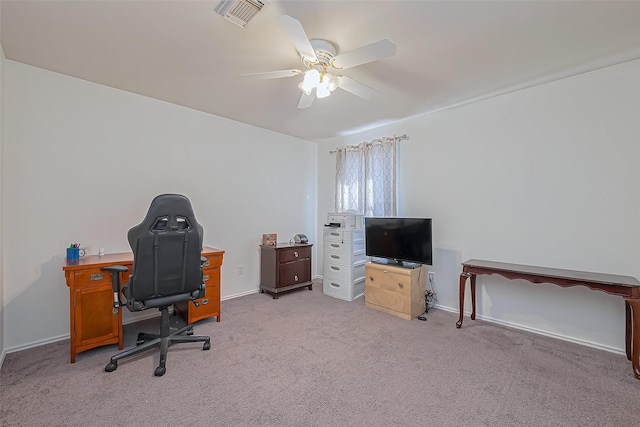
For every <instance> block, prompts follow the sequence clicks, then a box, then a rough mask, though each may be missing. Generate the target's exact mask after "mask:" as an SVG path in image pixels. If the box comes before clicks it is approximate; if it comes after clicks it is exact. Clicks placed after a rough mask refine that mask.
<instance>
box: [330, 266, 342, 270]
mask: <svg viewBox="0 0 640 427" xmlns="http://www.w3.org/2000/svg"><path fill="white" fill-rule="evenodd" d="M331 269H332V270H336V271H338V270H340V267H336V266H335V265H332V266H331Z"/></svg>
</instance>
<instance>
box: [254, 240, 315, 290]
mask: <svg viewBox="0 0 640 427" xmlns="http://www.w3.org/2000/svg"><path fill="white" fill-rule="evenodd" d="M312 246H313V245H312V244H296V245H291V244H279V245H277V246H268V245H260V292H268V293H270V294H272V295H273V299H278V294H280V293H282V292H286V291H291V290H293V289H298V288H304V287H308V288H309V290H311V289H312V284H311V247H312Z"/></svg>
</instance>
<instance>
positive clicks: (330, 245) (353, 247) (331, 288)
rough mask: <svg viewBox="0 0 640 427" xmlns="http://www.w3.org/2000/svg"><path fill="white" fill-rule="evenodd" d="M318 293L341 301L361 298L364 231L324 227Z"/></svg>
mask: <svg viewBox="0 0 640 427" xmlns="http://www.w3.org/2000/svg"><path fill="white" fill-rule="evenodd" d="M323 234H324V236H323V243H324V252H323V255H324V258H323V259H324V266H323V281H322V292H323V293H324V294H325V295H329V296H331V297H334V298H338V299H341V300H345V301H353V300H354V299H356V298H358V297H361V296H363V295H364V289H365V271H364V270H365V268H364V266H365V264H366V263H367V257H366V255H365V253H364V230H363V229H343V228H333V227H325V228H324V232H323Z"/></svg>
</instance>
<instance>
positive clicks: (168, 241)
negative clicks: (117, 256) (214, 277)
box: [127, 194, 204, 301]
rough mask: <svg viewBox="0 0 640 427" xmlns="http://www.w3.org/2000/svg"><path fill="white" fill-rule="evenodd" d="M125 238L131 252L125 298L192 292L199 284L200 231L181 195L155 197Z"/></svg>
mask: <svg viewBox="0 0 640 427" xmlns="http://www.w3.org/2000/svg"><path fill="white" fill-rule="evenodd" d="M127 237H128V239H129V245H131V250H132V251H133V270H132V275H131V277H130V279H129V295H128V297H129V298H131V299H133V300H135V301H146V300H153V299H158V298H163V297H169V296H174V295H180V294H185V293H189V292H194V291H196V290H198V289H199V288H200V286H202V283H203V282H202V266H201V261H200V257H201V253H202V241H203V237H204V231H203V229H202V226H201V225H200V224H198V222H197V221H196V218H195V215H194V213H193V208H192V207H191V202H190V201H189V199H187V198H186V197H185V196H182V195H179V194H162V195H159V196H157V197H156V198H155V199H153V201H152V202H151V206H150V207H149V211H148V212H147V216H146V217H145V218H144V220H143V221H142V222H141V223H140V224H139V225H137V226H135V227H133V228H132V229H130V230H129V233H128V234H127Z"/></svg>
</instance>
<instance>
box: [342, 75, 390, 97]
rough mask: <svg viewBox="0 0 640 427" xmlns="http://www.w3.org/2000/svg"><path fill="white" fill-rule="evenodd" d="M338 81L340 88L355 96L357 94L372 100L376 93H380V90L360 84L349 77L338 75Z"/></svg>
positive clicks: (376, 95)
mask: <svg viewBox="0 0 640 427" xmlns="http://www.w3.org/2000/svg"><path fill="white" fill-rule="evenodd" d="M338 81H339V82H340V84H339V85H338V87H339V88H340V89H344V90H346V91H347V92H351V93H352V94H354V95H355V96H359V97H360V98H362V99H364V100H367V101H373V100H374V99H376V98H377V97H378V95H380V92H378V91H377V90H375V89H374V88H371V87H369V86H367V85H365V84H362V83H360V82H359V81H356V80H353V79H352V78H351V77H347V76H338Z"/></svg>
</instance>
